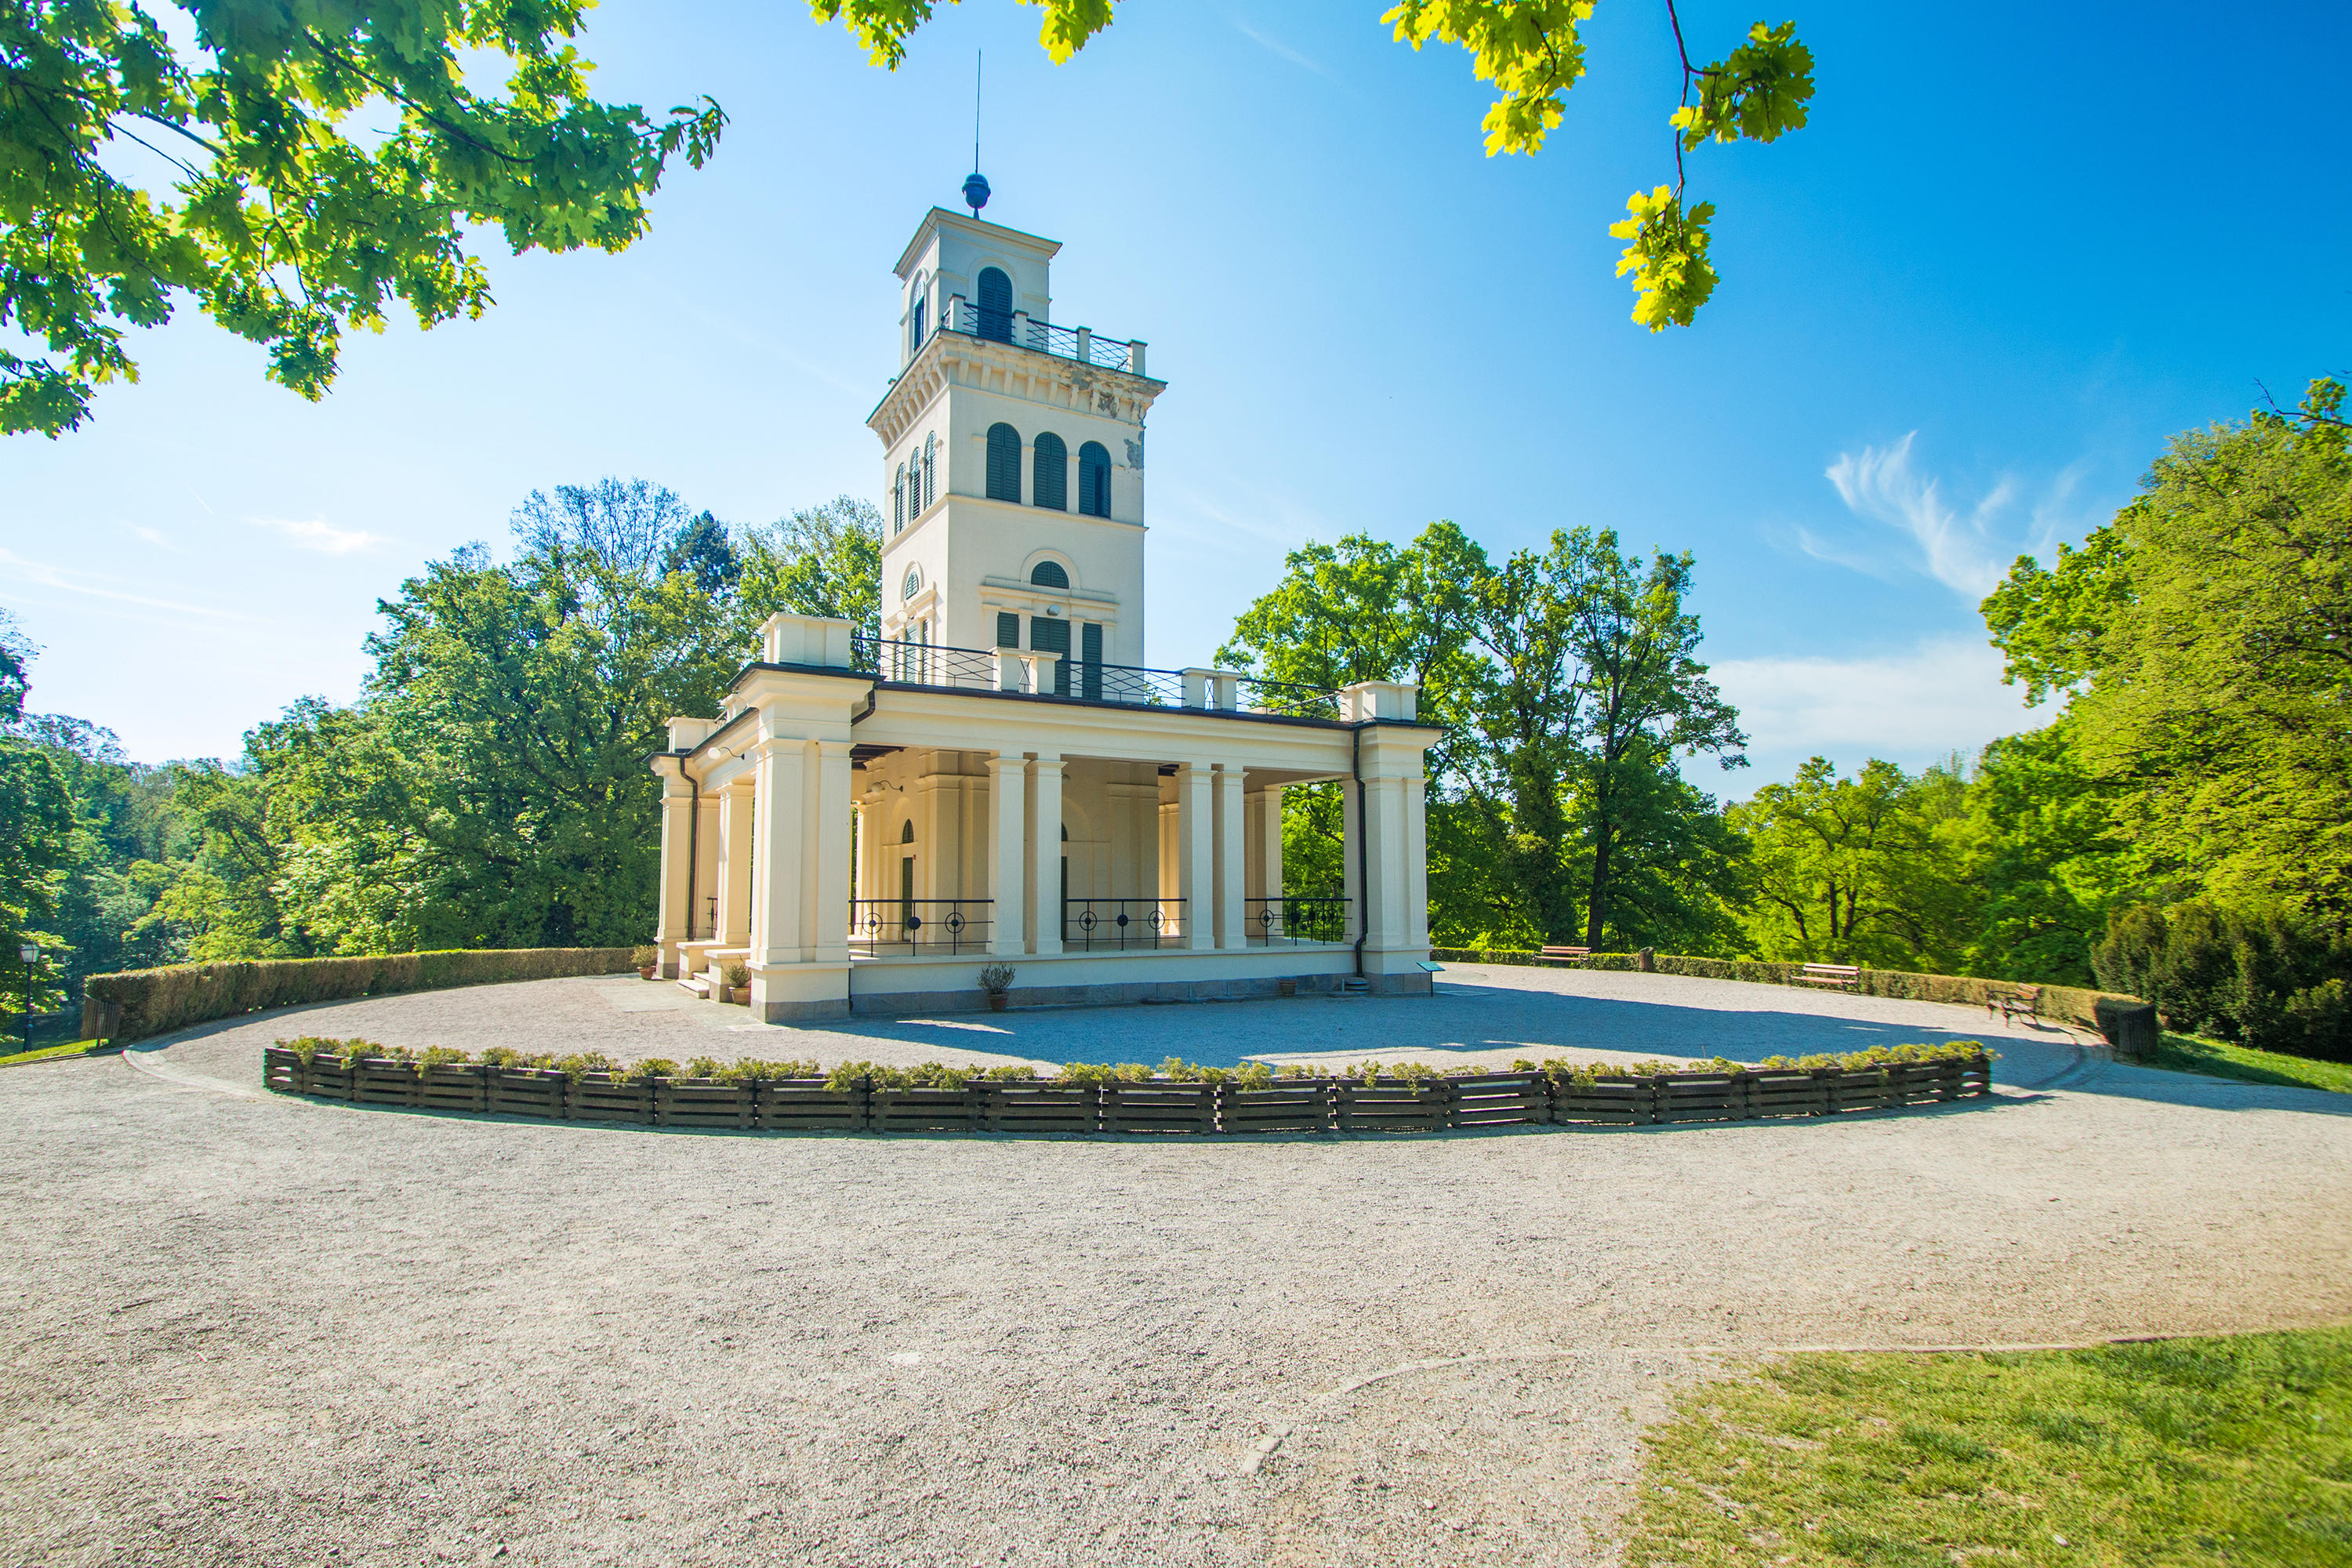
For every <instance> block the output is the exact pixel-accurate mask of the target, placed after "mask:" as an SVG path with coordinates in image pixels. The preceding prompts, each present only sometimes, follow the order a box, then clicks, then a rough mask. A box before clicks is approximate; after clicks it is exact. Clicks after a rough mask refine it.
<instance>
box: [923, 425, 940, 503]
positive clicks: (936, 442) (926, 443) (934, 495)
mask: <svg viewBox="0 0 2352 1568" xmlns="http://www.w3.org/2000/svg"><path fill="white" fill-rule="evenodd" d="M939 450H940V437H939V434H938V432H936V431H934V432H933V433H931V434H930V435H929V436H926V437H923V505H924V506H929V505H930V504H931V502H933V501H935V500H938V499H939V485H938V484H937V482H936V479H937V476H936V473H935V471H934V470H935V469H936V468H937V466H938V458H939Z"/></svg>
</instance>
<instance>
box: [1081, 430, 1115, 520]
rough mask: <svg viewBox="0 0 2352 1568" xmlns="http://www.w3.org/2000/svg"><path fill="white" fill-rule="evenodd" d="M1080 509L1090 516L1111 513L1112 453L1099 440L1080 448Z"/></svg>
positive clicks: (1105, 515)
mask: <svg viewBox="0 0 2352 1568" xmlns="http://www.w3.org/2000/svg"><path fill="white" fill-rule="evenodd" d="M1078 510H1080V511H1082V512H1084V513H1086V514H1087V516H1088V517H1108V516H1109V515H1110V454H1109V453H1108V452H1107V451H1105V450H1104V449H1103V445H1102V443H1101V442H1099V441H1089V442H1087V444H1086V445H1085V446H1083V447H1079V448H1078Z"/></svg>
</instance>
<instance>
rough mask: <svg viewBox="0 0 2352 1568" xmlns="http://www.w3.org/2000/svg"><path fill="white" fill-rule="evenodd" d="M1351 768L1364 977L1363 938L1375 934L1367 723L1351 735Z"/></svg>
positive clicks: (1359, 960) (1359, 972) (1359, 963)
mask: <svg viewBox="0 0 2352 1568" xmlns="http://www.w3.org/2000/svg"><path fill="white" fill-rule="evenodd" d="M1348 772H1349V774H1350V775H1351V776H1352V777H1353V778H1354V779H1355V781H1356V978H1357V979H1359V980H1361V979H1362V978H1363V977H1364V939H1365V938H1366V937H1368V936H1370V935H1371V934H1372V866H1371V860H1370V858H1369V856H1368V855H1367V853H1366V851H1365V848H1364V841H1365V840H1366V839H1368V838H1370V837H1371V826H1372V825H1371V819H1370V805H1371V803H1370V801H1368V800H1366V799H1365V798H1364V727H1363V725H1362V723H1360V722H1359V723H1358V724H1357V726H1356V728H1355V730H1354V731H1352V732H1351V733H1350V734H1349V737H1348Z"/></svg>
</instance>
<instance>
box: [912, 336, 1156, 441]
mask: <svg viewBox="0 0 2352 1568" xmlns="http://www.w3.org/2000/svg"><path fill="white" fill-rule="evenodd" d="M951 386H969V387H972V388H975V389H977V390H980V391H985V392H994V393H998V394H1000V395H1004V396H1007V397H1017V398H1020V399H1022V400H1023V401H1024V402H1029V403H1036V404H1041V405H1045V406H1046V407H1049V408H1060V409H1070V410H1073V411H1075V412H1076V413H1080V414H1087V415H1091V416H1094V417H1096V418H1099V419H1112V420H1117V421H1118V423H1120V424H1123V425H1133V426H1138V427H1141V426H1142V424H1143V419H1144V416H1145V415H1147V414H1149V413H1150V411H1151V405H1152V404H1153V403H1154V402H1156V401H1157V400H1158V399H1159V396H1160V394H1161V393H1163V392H1165V391H1167V390H1168V384H1167V383H1166V382H1164V381H1154V380H1153V379H1151V377H1150V376H1148V375H1132V374H1129V373H1128V372H1126V371H1123V370H1106V369H1104V368H1103V367H1102V366H1100V365H1092V364H1080V363H1078V362H1077V361H1076V360H1074V359H1064V358H1062V357H1061V356H1060V355H1059V354H1049V353H1044V352H1043V351H1041V350H1038V349H1031V348H1023V347H1021V346H1020V345H1019V344H1016V343H1001V342H996V341H995V340H993V339H991V338H976V337H972V336H971V335H969V334H968V333H964V332H950V331H938V332H933V333H932V334H931V341H930V342H927V343H925V344H924V345H923V347H922V352H921V353H918V354H917V355H916V356H915V358H914V360H913V362H912V363H909V364H908V366H907V368H906V369H905V370H903V371H901V372H900V373H899V374H898V381H897V382H896V383H894V384H892V386H891V388H890V390H889V391H888V392H887V393H884V394H883V395H882V401H881V402H880V403H878V404H877V405H875V407H874V412H873V413H872V414H870V415H868V416H866V428H868V429H870V430H872V431H873V432H874V433H875V434H876V435H877V436H879V437H882V445H883V447H885V448H886V449H887V448H888V447H895V446H897V445H898V441H899V438H900V437H903V436H905V435H906V434H907V433H908V430H910V429H912V428H913V427H914V425H915V423H916V421H917V420H918V419H919V418H920V417H921V416H922V413H923V411H924V410H925V409H926V408H929V406H930V405H931V404H932V402H933V401H934V400H935V399H937V398H938V396H939V395H940V392H941V391H943V390H945V389H946V388H948V387H951Z"/></svg>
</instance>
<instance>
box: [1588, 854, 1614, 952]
mask: <svg viewBox="0 0 2352 1568" xmlns="http://www.w3.org/2000/svg"><path fill="white" fill-rule="evenodd" d="M1616 837H1617V836H1616V835H1615V834H1614V833H1612V832H1611V831H1610V830H1609V829H1608V828H1606V827H1603V828H1602V829H1601V831H1600V832H1599V833H1597V834H1595V835H1594V836H1593V840H1592V891H1591V896H1590V897H1589V898H1588V899H1587V900H1585V905H1584V945H1585V946H1587V947H1589V948H1591V950H1592V951H1593V952H1600V951H1601V928H1602V927H1603V926H1604V925H1606V924H1607V923H1608V919H1609V851H1610V850H1611V849H1612V847H1615V842H1616Z"/></svg>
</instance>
